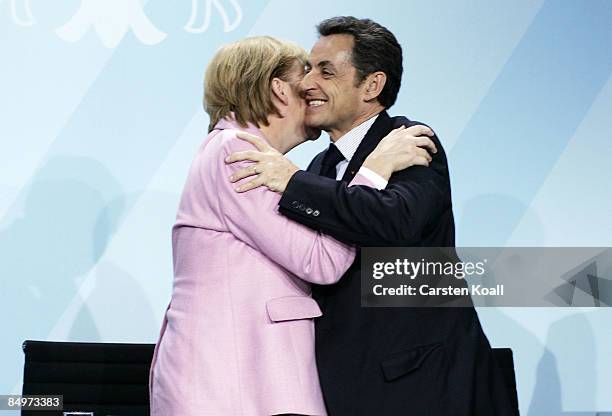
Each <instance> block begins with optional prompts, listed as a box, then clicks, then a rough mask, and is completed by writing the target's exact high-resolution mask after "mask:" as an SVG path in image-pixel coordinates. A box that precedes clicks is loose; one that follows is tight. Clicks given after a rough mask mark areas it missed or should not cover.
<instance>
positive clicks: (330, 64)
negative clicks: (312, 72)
mask: <svg viewBox="0 0 612 416" xmlns="http://www.w3.org/2000/svg"><path fill="white" fill-rule="evenodd" d="M328 65H329V66H330V67H332V68H333V67H334V64H332V63H331V61H319V63H317V66H318V67H319V68H322V67H324V66H328Z"/></svg>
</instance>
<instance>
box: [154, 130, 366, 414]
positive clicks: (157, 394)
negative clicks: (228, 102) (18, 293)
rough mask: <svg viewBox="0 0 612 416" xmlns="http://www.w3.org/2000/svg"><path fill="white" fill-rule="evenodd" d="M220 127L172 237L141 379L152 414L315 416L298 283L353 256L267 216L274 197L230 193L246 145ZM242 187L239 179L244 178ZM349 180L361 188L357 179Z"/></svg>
mask: <svg viewBox="0 0 612 416" xmlns="http://www.w3.org/2000/svg"><path fill="white" fill-rule="evenodd" d="M236 130H246V131H249V132H250V133H253V134H256V135H258V136H260V137H263V135H262V133H261V131H260V130H258V129H257V128H255V127H253V126H249V128H247V129H244V128H241V127H239V126H238V125H237V124H236V123H235V122H234V121H231V120H222V121H221V122H219V123H218V124H217V126H216V127H215V129H214V130H213V131H212V132H211V133H210V134H209V135H208V139H207V140H206V141H205V142H204V143H203V144H202V146H201V147H200V149H199V151H198V154H197V155H196V158H195V160H194V162H193V164H192V166H191V168H190V171H189V175H188V178H187V183H186V184H185V188H184V190H183V194H182V197H181V202H180V206H179V209H178V215H177V220H176V224H175V225H174V227H173V230H172V246H173V258H174V281H173V288H172V298H171V301H170V304H169V305H168V308H167V310H166V313H165V317H164V321H163V324H162V329H161V331H160V336H159V340H158V342H157V345H156V347H155V352H154V355H153V362H152V364H151V373H150V382H149V389H150V397H151V415H153V416H171V415H172V416H178V415H180V416H188V415H198V416H202V415H212V416H239V415H244V416H259V415H261V416H268V415H275V414H282V413H298V414H305V415H325V414H326V412H325V406H324V403H323V399H322V396H321V389H320V386H319V379H318V374H317V368H316V364H315V355H314V326H313V325H314V324H313V318H315V317H317V316H320V315H321V311H320V309H319V307H318V305H317V303H316V302H315V301H314V300H313V299H312V298H311V297H310V288H309V284H308V283H307V282H312V283H317V284H330V283H335V282H336V281H338V279H340V277H341V276H342V275H343V273H344V272H345V271H346V270H347V269H348V267H349V266H350V264H351V263H352V261H353V259H354V255H355V251H354V249H353V248H352V247H350V246H347V245H344V244H342V243H340V242H338V241H336V240H334V239H332V238H331V237H329V236H325V235H323V234H320V233H317V232H315V231H312V230H310V229H308V228H306V227H304V226H302V225H300V224H297V223H294V222H292V221H290V220H288V219H286V218H285V217H284V216H282V215H281V214H279V213H278V212H277V204H278V201H279V199H280V196H279V195H278V194H277V193H274V192H271V191H268V190H267V189H265V188H263V187H260V188H257V189H255V190H252V191H249V192H247V193H243V194H239V193H237V192H235V191H234V187H236V186H237V184H232V183H231V182H229V176H230V175H231V174H232V173H233V172H235V171H236V170H237V169H239V168H240V167H242V166H245V165H246V164H247V162H244V163H240V164H236V163H235V164H232V165H228V164H226V163H225V162H224V159H225V157H226V156H227V155H229V154H231V153H233V152H235V151H241V150H246V149H251V148H252V146H251V145H250V144H249V143H247V142H245V141H242V140H240V139H238V138H236ZM244 181H246V180H244ZM352 184H364V185H371V183H370V182H369V181H368V180H367V179H366V178H365V177H363V176H361V175H357V177H356V178H355V180H354V181H353V182H352Z"/></svg>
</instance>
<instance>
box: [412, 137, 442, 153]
mask: <svg viewBox="0 0 612 416" xmlns="http://www.w3.org/2000/svg"><path fill="white" fill-rule="evenodd" d="M415 144H416V145H417V146H419V147H424V148H426V149H429V151H430V152H431V153H438V148H437V147H436V144H435V143H434V142H433V140H431V139H430V138H429V137H427V136H421V137H416V138H415Z"/></svg>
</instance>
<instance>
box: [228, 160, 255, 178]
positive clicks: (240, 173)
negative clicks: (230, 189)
mask: <svg viewBox="0 0 612 416" xmlns="http://www.w3.org/2000/svg"><path fill="white" fill-rule="evenodd" d="M259 173H260V172H259V170H257V165H256V164H255V165H250V166H248V167H246V168H242V169H239V170H237V171H236V172H234V174H233V175H232V176H230V182H238V181H239V180H240V179H244V178H248V177H249V176H253V175H258V174H259Z"/></svg>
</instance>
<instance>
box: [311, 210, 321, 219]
mask: <svg viewBox="0 0 612 416" xmlns="http://www.w3.org/2000/svg"><path fill="white" fill-rule="evenodd" d="M319 214H320V212H319V210H318V209H315V210H314V212H313V213H312V216H313V217H318V216H319Z"/></svg>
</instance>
